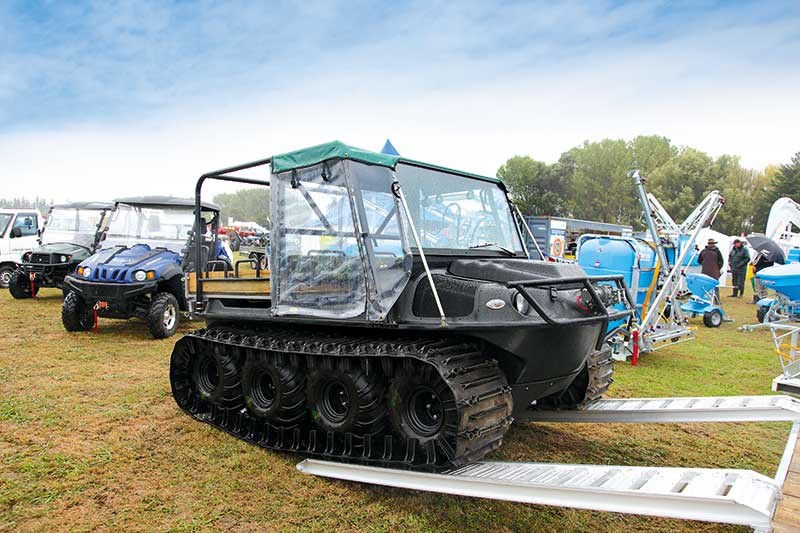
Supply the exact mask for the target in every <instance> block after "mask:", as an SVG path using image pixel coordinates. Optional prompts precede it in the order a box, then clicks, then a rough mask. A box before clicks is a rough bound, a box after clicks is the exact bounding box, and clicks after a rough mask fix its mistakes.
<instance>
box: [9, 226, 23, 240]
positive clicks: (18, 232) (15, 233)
mask: <svg viewBox="0 0 800 533" xmlns="http://www.w3.org/2000/svg"><path fill="white" fill-rule="evenodd" d="M19 237H22V228H20V227H19V226H17V227H16V228H11V238H12V239H18V238H19Z"/></svg>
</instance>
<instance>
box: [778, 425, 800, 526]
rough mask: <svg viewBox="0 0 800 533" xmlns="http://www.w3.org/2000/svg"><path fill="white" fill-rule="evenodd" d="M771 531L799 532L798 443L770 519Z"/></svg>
mask: <svg viewBox="0 0 800 533" xmlns="http://www.w3.org/2000/svg"><path fill="white" fill-rule="evenodd" d="M772 529H773V531H775V532H776V533H783V532H784V531H800V441H798V442H797V444H796V445H795V447H794V453H793V454H792V462H791V463H790V464H789V473H788V474H787V476H786V480H785V481H784V483H783V491H782V496H781V499H780V501H778V506H777V508H776V509H775V515H774V516H773V517H772Z"/></svg>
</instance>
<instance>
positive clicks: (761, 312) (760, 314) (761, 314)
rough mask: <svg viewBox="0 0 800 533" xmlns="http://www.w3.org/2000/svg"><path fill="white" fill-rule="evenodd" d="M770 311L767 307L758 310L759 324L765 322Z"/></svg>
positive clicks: (760, 307)
mask: <svg viewBox="0 0 800 533" xmlns="http://www.w3.org/2000/svg"><path fill="white" fill-rule="evenodd" d="M768 311H769V309H768V308H766V307H762V306H759V307H758V309H757V310H756V318H757V319H758V322H759V323H761V322H764V319H765V318H766V317H767V312H768Z"/></svg>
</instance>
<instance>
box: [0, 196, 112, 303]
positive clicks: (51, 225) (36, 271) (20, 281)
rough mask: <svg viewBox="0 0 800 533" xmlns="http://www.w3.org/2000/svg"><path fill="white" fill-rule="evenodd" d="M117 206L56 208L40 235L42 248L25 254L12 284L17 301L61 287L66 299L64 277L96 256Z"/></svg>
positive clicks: (77, 204) (81, 204) (84, 204)
mask: <svg viewBox="0 0 800 533" xmlns="http://www.w3.org/2000/svg"><path fill="white" fill-rule="evenodd" d="M112 207H114V204H109V203H104V202H72V203H68V204H58V205H53V206H51V207H50V209H49V210H48V212H47V216H46V217H45V221H44V225H43V226H42V228H41V229H40V233H39V246H38V247H37V248H33V249H31V250H28V251H26V252H25V253H24V254H22V262H21V263H20V265H19V268H17V270H15V271H14V273H13V274H12V275H11V280H10V281H9V285H8V290H9V292H11V296H13V297H14V298H17V299H23V298H32V297H33V296H36V294H37V293H38V292H39V289H41V288H46V287H50V288H58V289H61V290H62V291H63V292H64V296H65V297H66V296H67V294H68V293H69V288H68V287H67V286H66V285H65V284H64V278H66V276H67V275H68V274H71V273H72V272H74V271H75V268H76V267H77V266H78V264H80V262H81V261H83V260H84V259H86V258H87V257H89V256H90V255H92V254H93V253H94V252H95V250H96V248H97V243H98V238H99V236H100V235H101V234H102V231H103V228H104V225H105V222H106V221H107V217H108V214H109V213H110V212H111V208H112Z"/></svg>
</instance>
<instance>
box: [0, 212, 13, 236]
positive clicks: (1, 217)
mask: <svg viewBox="0 0 800 533" xmlns="http://www.w3.org/2000/svg"><path fill="white" fill-rule="evenodd" d="M12 218H14V215H11V214H9V213H0V237H5V235H6V230H7V229H8V224H9V223H10V222H11V219H12Z"/></svg>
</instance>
